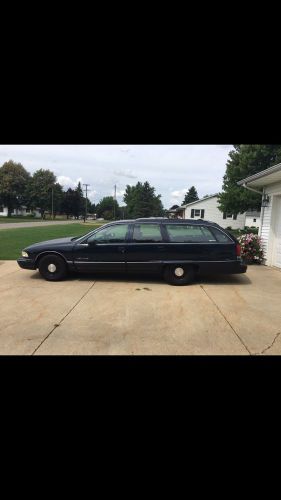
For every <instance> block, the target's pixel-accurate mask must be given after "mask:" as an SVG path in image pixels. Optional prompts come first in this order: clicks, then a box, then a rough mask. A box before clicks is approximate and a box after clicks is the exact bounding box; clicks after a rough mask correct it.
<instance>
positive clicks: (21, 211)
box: [0, 205, 41, 217]
mask: <svg viewBox="0 0 281 500" xmlns="http://www.w3.org/2000/svg"><path fill="white" fill-rule="evenodd" d="M32 213H34V214H35V217H41V214H40V209H39V208H36V210H30V209H28V208H26V207H25V206H23V207H21V208H18V209H14V210H13V211H12V216H17V215H21V216H25V215H26V216H28V215H31V214H32ZM0 216H2V217H8V208H7V207H4V206H3V205H0Z"/></svg>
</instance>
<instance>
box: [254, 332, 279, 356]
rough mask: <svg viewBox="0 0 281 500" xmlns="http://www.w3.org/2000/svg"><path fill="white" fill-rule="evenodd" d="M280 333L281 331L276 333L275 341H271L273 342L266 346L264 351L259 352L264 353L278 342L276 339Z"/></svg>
mask: <svg viewBox="0 0 281 500" xmlns="http://www.w3.org/2000/svg"><path fill="white" fill-rule="evenodd" d="M280 334H281V332H278V333H276V335H275V337H274V339H273V341H272V342H271V344H270V345H269V346H268V347H266V348H265V349H264V350H263V351H261V352H258V353H257V354H264V353H265V352H266V351H268V350H269V349H271V347H272V346H273V344H274V343H275V342H276V340H277V339H278V337H279V335H280Z"/></svg>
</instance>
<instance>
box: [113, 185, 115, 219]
mask: <svg viewBox="0 0 281 500" xmlns="http://www.w3.org/2000/svg"><path fill="white" fill-rule="evenodd" d="M115 210H116V184H115V186H114V201H113V213H114V220H115V219H116V214H115Z"/></svg>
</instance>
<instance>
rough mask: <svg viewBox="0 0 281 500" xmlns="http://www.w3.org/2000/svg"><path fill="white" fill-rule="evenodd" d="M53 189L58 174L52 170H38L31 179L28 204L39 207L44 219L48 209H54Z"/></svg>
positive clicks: (27, 192)
mask: <svg viewBox="0 0 281 500" xmlns="http://www.w3.org/2000/svg"><path fill="white" fill-rule="evenodd" d="M52 189H53V190H54V191H55V189H56V176H55V174H54V173H53V172H51V171H50V170H43V169H42V168H41V169H40V170H37V171H36V172H34V174H33V176H32V178H31V179H30V181H29V183H28V187H27V191H26V200H27V205H28V207H29V208H31V209H35V208H37V207H38V208H39V209H40V213H41V217H42V219H43V218H44V214H45V212H46V211H51V209H52Z"/></svg>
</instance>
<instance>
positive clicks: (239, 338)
mask: <svg viewBox="0 0 281 500" xmlns="http://www.w3.org/2000/svg"><path fill="white" fill-rule="evenodd" d="M200 288H202V290H203V292H205V294H206V295H207V297H208V298H209V299H210V301H211V302H212V303H213V304H214V306H215V307H216V308H217V310H218V311H219V313H220V314H221V316H222V317H223V318H224V319H225V321H226V322H227V324H228V325H229V326H230V328H231V330H232V331H233V333H234V334H235V335H236V337H237V338H238V340H240V342H241V344H242V345H243V346H244V347H245V349H246V351H247V352H248V353H249V354H252V353H251V351H250V350H249V349H248V347H247V346H246V344H245V342H244V341H243V340H242V339H241V337H240V335H238V333H237V332H236V330H235V329H234V328H233V326H232V324H231V323H230V322H229V321H228V319H227V318H226V316H225V315H224V314H223V312H222V311H221V310H220V308H219V306H218V305H217V304H216V303H215V301H214V300H213V299H212V297H211V296H210V295H209V294H208V293H207V292H206V290H205V288H204V287H203V286H202V285H200Z"/></svg>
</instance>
